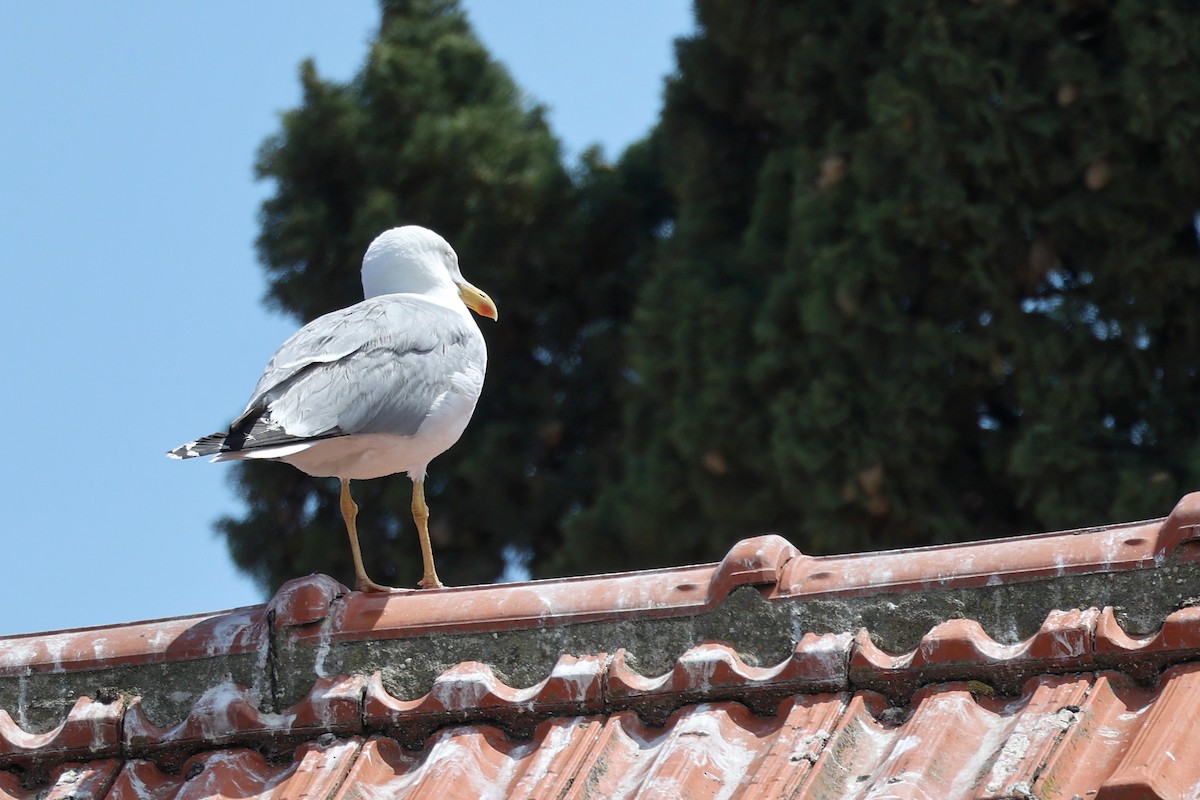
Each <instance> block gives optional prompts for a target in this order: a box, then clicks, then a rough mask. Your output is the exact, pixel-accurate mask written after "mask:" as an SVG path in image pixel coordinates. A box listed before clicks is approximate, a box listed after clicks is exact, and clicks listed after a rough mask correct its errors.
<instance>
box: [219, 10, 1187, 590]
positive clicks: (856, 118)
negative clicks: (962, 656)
mask: <svg viewBox="0 0 1200 800" xmlns="http://www.w3.org/2000/svg"><path fill="white" fill-rule="evenodd" d="M697 17H698V21H699V30H698V32H697V34H696V35H695V36H693V37H691V38H689V39H687V40H684V41H681V42H679V43H678V45H677V54H678V72H677V75H676V76H675V77H674V78H673V79H672V81H671V82H670V83H669V85H668V91H667V96H666V103H665V107H664V110H663V113H662V117H661V120H660V122H659V124H658V126H657V127H656V128H655V130H654V132H653V133H652V135H651V136H650V137H648V138H647V139H646V140H645V141H643V142H641V143H639V144H638V145H636V146H634V147H633V148H631V149H630V150H629V151H628V152H626V153H625V154H624V155H623V157H622V158H621V159H620V160H619V161H618V162H617V163H616V164H608V163H605V162H604V161H603V159H601V158H600V157H599V155H598V154H596V153H590V154H588V155H586V156H585V157H584V159H583V160H582V161H581V163H580V164H579V165H578V166H577V167H576V168H575V169H573V170H568V169H567V168H566V167H564V166H563V164H562V159H561V156H560V153H559V149H558V146H557V143H556V142H555V140H554V138H553V136H552V135H551V133H550V132H549V131H548V130H547V127H546V124H545V122H544V120H543V118H542V115H541V113H540V111H539V109H537V108H536V107H530V106H529V105H528V104H527V102H526V101H525V100H524V99H523V98H522V95H521V93H520V91H519V90H518V89H517V87H516V86H514V84H513V82H512V81H511V79H510V78H509V77H508V75H507V73H506V72H505V71H504V69H503V68H502V67H500V66H499V65H498V64H496V63H495V62H493V61H492V60H491V59H490V58H489V57H488V54H487V53H486V52H485V51H484V49H483V47H482V46H481V45H480V43H479V42H478V40H477V39H475V37H474V36H473V35H472V33H471V31H470V30H469V28H468V26H467V25H466V22H465V20H464V18H463V16H462V13H461V12H460V10H459V9H458V7H457V4H456V3H454V2H451V1H450V0H408V1H407V2H402V1H401V0H394V1H393V2H388V3H385V4H384V6H383V15H382V18H383V21H382V25H381V29H380V34H379V38H378V41H377V42H376V43H375V44H374V45H373V47H372V50H371V54H370V57H369V59H368V61H367V64H366V66H365V67H364V68H363V70H362V72H361V74H360V75H359V76H358V77H357V78H356V79H355V80H354V81H353V82H351V83H350V84H348V85H339V84H334V83H330V82H327V81H323V80H321V79H320V78H319V77H317V75H316V74H315V71H314V70H313V68H312V67H311V65H306V66H305V67H304V68H303V69H302V71H301V79H302V81H303V84H304V89H305V94H304V102H303V103H302V105H301V106H300V107H299V108H297V109H295V110H293V111H291V112H289V113H288V114H287V115H285V117H284V119H283V125H282V130H281V132H280V133H279V135H278V136H277V137H275V138H273V139H272V140H270V141H268V142H267V143H266V144H265V145H264V147H263V150H262V153H261V154H260V158H259V172H260V175H261V176H262V177H264V178H268V179H271V180H273V181H274V182H275V186H276V192H275V194H274V196H273V197H272V198H271V199H270V200H268V201H267V203H266V204H265V205H264V209H263V226H262V237H261V240H260V248H261V253H262V258H263V261H264V263H265V264H266V266H267V270H268V273H269V276H270V279H271V289H270V298H269V299H270V301H271V302H272V303H274V304H275V305H276V306H277V307H279V308H282V309H286V310H288V311H290V312H293V313H295V314H296V315H297V316H299V317H301V318H303V319H309V318H312V317H313V316H316V315H317V314H319V313H322V312H324V311H327V310H329V309H331V308H334V307H338V306H342V305H346V304H349V303H351V302H354V301H355V300H357V299H358V297H359V285H358V277H357V270H358V264H359V260H360V258H361V255H362V252H363V249H364V248H365V246H366V244H367V243H368V242H369V241H370V239H371V238H372V237H373V236H374V235H375V234H377V233H378V232H379V231H381V230H383V229H385V228H388V227H391V226H393V225H397V224H403V223H410V222H415V223H419V224H425V225H428V226H429V227H432V228H434V229H435V230H438V231H439V232H441V233H443V234H445V235H446V236H447V238H448V239H449V240H450V241H451V242H453V243H454V245H455V247H456V249H457V250H458V252H459V254H460V256H461V258H462V263H463V267H464V271H465V273H466V274H467V275H468V277H470V279H471V280H472V281H473V282H475V283H476V284H477V285H479V286H481V287H483V288H484V289H486V290H488V291H489V293H491V294H492V296H493V297H495V298H496V300H497V302H498V304H499V307H500V313H501V320H502V321H501V323H500V324H498V325H494V326H493V325H485V326H484V334H485V336H486V337H487V339H488V344H489V350H490V354H491V359H490V364H489V375H488V380H487V385H486V386H485V389H484V396H483V398H482V400H481V403H480V407H479V409H478V411H477V412H476V418H475V420H474V422H473V423H472V425H471V427H470V428H469V429H468V431H467V433H466V435H465V436H464V438H463V440H462V441H461V442H460V443H459V444H458V445H457V446H456V447H455V448H454V449H453V450H451V452H450V453H448V454H447V455H445V456H442V457H440V458H439V459H437V460H436V461H435V462H434V464H433V465H432V467H431V477H430V483H429V487H428V490H429V499H430V505H431V508H432V511H433V519H432V526H433V537H434V540H435V547H436V550H437V554H438V557H439V568H440V569H441V570H442V573H443V576H444V577H445V578H446V579H447V580H448V581H450V582H452V583H463V582H471V581H480V580H489V579H492V578H494V577H496V576H497V575H498V574H499V572H500V570H501V566H502V565H501V554H502V553H504V552H505V548H506V547H510V548H511V547H515V548H517V549H520V550H524V551H527V552H529V553H531V554H532V558H533V562H532V567H533V569H534V571H535V572H536V573H539V574H564V573H573V572H595V571H599V570H605V569H627V568H635V567H649V566H655V565H660V564H669V563H684V562H695V561H699V560H708V559H714V558H719V557H720V556H721V555H722V554H724V553H725V552H726V551H727V550H728V548H729V547H730V545H731V544H732V543H733V542H734V541H735V540H737V539H739V538H742V537H745V536H748V535H752V534H755V533H759V532H764V531H768V530H775V531H778V532H780V533H782V534H784V535H785V536H787V537H788V538H789V539H791V540H792V541H793V542H795V543H796V544H797V545H798V546H800V547H801V548H802V549H803V550H806V551H809V552H828V551H846V550H852V549H861V548H876V547H890V546H899V545H911V544H922V543H929V542H939V541H949V540H957V539H965V538H979V537H986V536H994V535H1001V534H1015V533H1020V532H1026V531H1033V530H1039V529H1047V528H1056V527H1065V526H1076V525H1087V524H1092V523H1098V522H1108V521H1113V520H1121V519H1131V518H1137V517H1146V516H1155V515H1160V514H1162V513H1164V512H1165V511H1166V510H1167V509H1168V508H1169V507H1170V506H1171V504H1172V503H1173V502H1174V500H1175V499H1176V498H1177V497H1178V496H1179V495H1181V494H1182V493H1184V492H1185V491H1187V490H1189V489H1191V488H1194V487H1195V486H1196V484H1197V479H1198V478H1200V445H1198V444H1197V443H1198V442H1200V421H1198V420H1200V415H1196V414H1195V413H1193V411H1192V400H1193V398H1194V397H1196V396H1197V390H1198V389H1200V386H1198V376H1197V370H1196V366H1195V360H1196V353H1197V352H1198V351H1200V317H1198V316H1197V315H1194V314H1191V313H1189V310H1188V309H1189V300H1190V298H1191V297H1192V296H1194V295H1195V294H1196V293H1197V291H1200V269H1198V267H1200V264H1198V263H1197V262H1198V257H1200V248H1198V247H1197V234H1196V231H1195V229H1194V223H1193V217H1194V215H1195V214H1196V212H1197V210H1200V162H1198V161H1197V160H1196V159H1195V153H1197V152H1200V72H1198V71H1197V70H1196V65H1197V62H1198V57H1200V17H1197V16H1196V15H1195V14H1193V13H1191V10H1190V7H1189V6H1186V5H1184V4H1183V3H1181V2H1165V3H1150V4H1147V3H1140V2H1133V1H1132V0H1121V1H1120V2H1117V3H1111V4H1110V3H1102V2H1099V0H1074V1H1073V2H1070V3H1067V2H1062V3H1042V4H1037V3H1019V2H1017V3H1014V2H1011V0H1007V1H999V0H978V1H977V2H971V3H961V4H954V5H945V4H938V3H929V2H916V0H899V2H894V3H888V4H879V3H857V4H849V5H847V4H844V3H834V2H829V1H828V0H817V1H816V2H805V3H784V2H767V0H749V1H747V0H700V1H699V2H698V3H697ZM238 481H239V485H240V486H241V488H242V491H243V494H244V496H245V498H246V501H247V504H248V510H247V514H246V516H245V517H244V518H242V519H238V520H233V519H230V520H225V521H223V523H222V529H223V530H224V532H225V533H226V534H227V535H228V537H229V541H230V545H231V548H232V549H233V552H234V554H235V557H236V558H237V559H238V562H239V563H240V564H242V565H243V566H244V567H245V568H246V569H248V570H250V571H251V572H252V573H253V574H255V575H257V576H259V578H260V579H261V580H262V581H263V582H264V583H265V584H268V585H275V584H277V583H279V582H280V581H281V580H283V579H286V578H288V577H292V576H294V575H297V574H303V573H304V572H307V571H311V570H316V569H320V570H323V571H330V570H333V571H334V573H335V574H338V575H340V576H341V577H342V578H343V579H346V578H348V576H349V563H348V561H349V559H348V553H347V548H346V547H345V544H344V541H343V534H342V532H341V523H340V518H339V516H338V514H337V507H336V502H335V496H334V487H332V486H325V485H322V484H321V483H320V482H318V481H314V480H312V479H310V478H308V477H306V476H304V475H302V474H300V473H298V472H295V471H293V470H289V469H287V468H285V467H280V466H277V465H243V466H240V467H239V472H238ZM408 491H409V489H408V485H407V481H404V480H403V479H399V478H391V479H382V480H379V481H372V482H365V483H363V484H361V485H359V486H357V489H356V492H357V495H358V497H359V499H360V503H361V505H362V506H363V514H362V516H361V520H362V522H361V528H362V530H363V533H364V546H365V555H366V560H367V562H368V564H369V565H370V566H371V568H372V570H373V572H374V574H375V576H376V577H377V579H380V580H383V581H389V582H396V583H400V584H411V583H412V582H413V581H415V579H416V576H417V572H418V568H417V553H416V547H415V542H414V541H413V537H412V532H411V522H410V520H409V518H408Z"/></svg>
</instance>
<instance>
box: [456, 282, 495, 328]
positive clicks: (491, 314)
mask: <svg viewBox="0 0 1200 800" xmlns="http://www.w3.org/2000/svg"><path fill="white" fill-rule="evenodd" d="M458 296H459V297H461V298H462V301H463V302H464V303H466V304H467V308H469V309H471V310H472V311H474V312H475V313H476V314H478V315H479V316H481V317H487V318H488V319H490V320H492V321H496V320H498V319H499V318H500V314H499V312H498V311H496V304H495V303H493V302H492V298H490V297H488V295H487V292H485V291H482V290H480V289H476V288H475V287H474V286H472V285H471V284H469V283H467V282H466V281H463V282H462V283H460V284H458Z"/></svg>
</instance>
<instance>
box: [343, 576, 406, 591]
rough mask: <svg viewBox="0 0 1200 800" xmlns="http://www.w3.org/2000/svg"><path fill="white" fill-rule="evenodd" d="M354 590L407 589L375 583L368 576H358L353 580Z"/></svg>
mask: <svg viewBox="0 0 1200 800" xmlns="http://www.w3.org/2000/svg"><path fill="white" fill-rule="evenodd" d="M354 590H355V591H358V592H384V593H389V592H407V591H410V590H409V589H398V588H396V587H393V586H384V585H383V584H381V583H376V582H375V581H373V580H371V579H370V578H359V579H358V580H357V581H355V582H354Z"/></svg>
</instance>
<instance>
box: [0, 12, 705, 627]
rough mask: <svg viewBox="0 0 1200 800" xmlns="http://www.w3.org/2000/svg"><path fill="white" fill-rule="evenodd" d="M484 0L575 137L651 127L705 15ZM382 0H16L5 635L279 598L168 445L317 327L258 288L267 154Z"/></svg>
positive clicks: (623, 140) (4, 173) (617, 144)
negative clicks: (259, 583)
mask: <svg viewBox="0 0 1200 800" xmlns="http://www.w3.org/2000/svg"><path fill="white" fill-rule="evenodd" d="M464 5H465V7H466V9H467V12H468V14H469V16H470V18H471V20H472V22H473V23H474V24H475V26H476V30H477V32H478V33H479V35H480V36H481V38H482V39H483V41H484V42H485V43H486V44H487V45H488V47H489V48H490V49H491V51H492V53H493V55H494V56H495V57H496V58H498V59H499V60H500V61H502V62H504V63H505V64H507V65H508V67H509V69H510V70H511V71H512V73H513V75H514V77H515V78H516V80H517V82H518V83H519V84H520V85H521V86H522V87H523V88H524V89H525V91H526V92H527V93H528V94H529V96H530V99H531V101H534V102H539V103H542V104H545V105H546V106H548V107H549V108H550V114H549V117H550V120H551V123H552V124H553V126H554V128H555V130H556V132H557V133H558V135H559V136H560V138H561V139H562V140H563V143H564V146H565V147H566V150H567V152H568V153H571V154H577V153H578V152H579V151H581V150H582V149H583V148H584V147H586V146H587V145H589V144H593V143H599V144H601V145H602V146H603V147H604V148H605V151H606V152H607V153H608V154H609V155H615V154H618V153H619V152H620V151H621V149H622V148H623V147H625V146H626V145H627V144H629V143H630V142H632V141H634V140H635V139H637V138H639V137H640V136H641V135H642V134H644V133H645V132H646V130H647V129H648V128H649V126H650V125H651V124H652V123H653V121H654V118H655V116H656V115H657V112H658V109H659V105H660V100H661V90H662V80H663V77H664V76H665V75H666V74H667V73H668V72H669V71H670V70H671V69H672V66H673V56H672V47H671V42H672V41H673V39H674V38H675V37H677V36H680V35H684V34H686V33H688V32H689V31H691V29H692V26H693V18H692V14H691V10H690V4H689V3H688V2H687V0H654V1H653V2H650V3H647V2H644V0H641V1H639V0H604V2H599V1H597V0H589V1H588V2H585V1H584V0H509V1H508V2H504V3H499V2H495V0H471V1H469V2H466V3H464ZM377 15H378V14H377V8H376V4H375V2H373V0H339V2H337V3H333V2H328V3H323V4H318V3H287V2H284V1H283V0H260V1H259V2H255V3H245V4H241V3H233V2H228V0H224V1H220V2H212V3H204V4H198V5H196V4H193V5H185V4H174V3H157V2H149V0H131V2H124V3H115V4H100V3H65V2H45V3H8V4H4V6H3V8H2V9H0V74H3V75H4V76H5V79H4V81H3V82H2V83H0V108H2V109H3V119H4V124H3V125H0V153H2V155H0V242H2V243H3V244H2V247H3V251H2V252H3V269H0V309H2V313H0V342H2V343H3V353H4V356H3V359H4V360H3V376H4V378H3V383H2V388H0V420H3V424H4V430H3V432H2V434H0V437H2V438H0V459H2V462H3V468H2V469H3V472H2V475H3V480H2V481H0V508H2V509H3V512H2V513H0V541H3V545H4V552H5V554H6V558H5V559H4V562H5V567H6V568H5V570H4V585H5V586H6V588H7V590H8V596H9V598H10V599H9V601H8V602H6V603H4V604H3V605H4V609H5V611H4V614H3V615H0V635H2V634H10V633H18V632H26V631H40V630H51V629H58V628H70V627H79V626H85V625H101V624H107V623H116V622H125V621H129V620H134V619H149V618H154V617H162V616H171V615H178V614H188V613H197V612H203V611H212V610H217V609H223V608H230V607H234V606H239V605H247V604H252V603H257V602H261V600H262V599H263V598H262V597H261V595H260V593H259V592H258V590H257V588H256V587H254V585H253V584H251V583H250V581H249V580H247V579H246V578H244V577H242V576H240V575H239V574H238V573H237V572H236V570H235V569H234V567H233V566H232V564H231V563H230V561H229V559H228V557H227V555H226V552H225V545H224V543H223V542H222V541H220V540H219V539H218V538H217V537H216V536H215V535H214V534H213V531H212V522H213V520H215V519H217V518H218V517H220V516H221V515H223V514H226V513H231V512H236V511H237V510H238V501H237V499H236V498H235V496H234V494H233V492H232V490H231V488H230V487H229V485H228V480H227V478H228V468H227V467H225V466H224V465H218V464H206V463H195V462H189V463H184V464H181V463H179V462H174V461H170V460H168V459H167V458H165V457H164V456H163V453H164V451H165V450H167V449H168V448H170V447H173V446H175V445H177V444H179V443H180V442H182V441H184V440H187V439H190V438H193V437H195V436H198V435H203V434H205V433H209V432H210V429H213V428H215V427H217V426H219V425H221V424H222V423H223V422H224V421H225V420H227V419H228V418H229V417H230V416H231V415H232V414H235V413H236V412H237V411H239V410H240V409H241V406H242V404H243V403H244V402H245V399H246V396H247V394H248V393H249V391H250V389H251V388H252V387H253V385H254V382H255V380H256V379H257V377H258V374H259V372H260V371H261V369H262V367H263V365H264V364H265V363H266V361H267V359H268V358H269V357H270V355H271V353H272V352H273V351H274V350H275V348H276V347H277V346H278V345H279V344H280V343H281V342H282V341H283V340H284V338H286V336H287V335H288V334H290V333H291V331H292V330H294V328H295V327H296V323H295V321H294V320H291V319H288V318H285V317H282V316H279V315H276V314H271V313H268V312H267V311H266V310H265V309H264V307H263V306H262V304H261V302H260V301H261V298H262V296H263V293H264V290H265V282H264V280H263V275H262V271H261V268H260V267H259V265H258V263H257V261H256V258H255V254H254V249H253V242H254V238H255V236H256V234H257V221H256V220H257V213H258V207H259V204H260V203H261V201H262V200H263V198H264V197H266V196H267V195H268V194H269V191H270V186H269V185H265V184H260V183H257V182H255V181H254V178H253V170H252V165H253V160H254V154H255V152H256V150H257V148H258V146H259V144H260V143H261V142H262V140H263V139H264V138H265V137H267V136H268V135H270V134H272V133H274V132H275V131H276V130H277V128H278V115H279V113H280V112H282V111H285V110H286V109H288V108H291V107H293V106H295V105H296V103H298V102H299V83H298V80H297V67H298V65H299V63H300V61H301V60H302V59H304V58H306V57H312V58H314V59H315V61H316V64H317V69H318V72H319V73H320V74H321V75H322V76H324V77H327V78H334V79H340V80H344V79H348V78H349V77H351V76H352V75H353V74H354V73H355V72H356V71H357V70H358V68H359V67H360V66H361V65H362V62H363V59H364V58H365V56H366V49H367V43H368V42H369V41H370V39H371V37H372V35H373V33H374V30H375V27H376V25H377ZM279 468H280V469H290V467H287V466H284V465H280V467H279ZM385 480H386V479H385ZM394 480H404V478H403V477H399V478H395V479H394ZM415 546H416V543H415V542H414V547H415Z"/></svg>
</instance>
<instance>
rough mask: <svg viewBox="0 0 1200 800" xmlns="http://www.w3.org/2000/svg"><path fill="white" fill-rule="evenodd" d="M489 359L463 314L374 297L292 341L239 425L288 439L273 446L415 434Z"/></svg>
mask: <svg viewBox="0 0 1200 800" xmlns="http://www.w3.org/2000/svg"><path fill="white" fill-rule="evenodd" d="M485 360H486V351H485V350H484V346H483V339H482V336H481V335H480V333H479V329H478V327H476V326H475V325H474V324H473V322H471V321H470V320H467V319H464V318H463V316H462V315H458V314H455V313H454V312H453V311H451V310H449V309H447V308H443V307H442V306H439V305H436V304H433V303H429V302H426V301H423V300H420V299H417V298H409V297H398V296H395V295H392V296H384V297H377V298H372V299H370V300H365V301H363V302H362V303H358V304H356V305H354V306H351V307H350V308H348V309H344V310H342V311H337V312H333V313H332V314H327V315H325V316H324V317H319V318H318V319H316V320H313V321H312V322H311V323H309V324H308V325H306V326H305V327H304V328H302V329H301V330H300V331H298V332H297V333H296V334H295V335H293V336H292V337H291V338H290V339H288V341H287V342H285V343H284V344H283V346H282V347H281V348H280V349H279V351H278V352H277V353H276V354H275V356H274V357H273V358H272V359H271V362H270V363H269V364H268V365H267V369H266V370H265V371H264V373H263V376H262V378H261V379H260V380H259V383H258V386H257V387H256V388H255V391H254V394H253V396H252V397H251V399H250V402H249V403H248V404H247V407H246V411H245V412H244V413H243V415H242V417H241V418H239V420H238V422H236V423H235V424H234V427H235V428H237V427H238V424H239V423H243V424H244V423H247V422H248V423H250V425H251V426H252V427H253V428H254V429H258V430H259V431H260V432H261V433H266V431H268V430H274V431H277V432H278V434H283V435H282V436H279V435H278V434H277V435H275V436H271V437H269V439H270V441H269V443H270V444H278V443H280V440H281V439H282V440H296V439H311V438H317V437H323V436H337V435H346V434H354V433H392V434H398V435H411V434H414V433H416V431H417V429H418V428H419V427H420V426H421V423H422V422H424V421H425V418H426V417H427V416H428V414H429V411H430V409H431V408H432V407H433V406H434V404H435V403H436V402H437V401H438V400H439V398H441V397H442V396H443V395H445V393H446V392H448V391H449V390H450V389H451V386H452V385H453V383H454V381H455V380H456V377H457V376H459V375H462V374H465V373H469V372H470V371H471V370H478V371H480V373H482V370H483V368H484V361H485ZM257 438H258V439H259V440H260V441H262V437H261V436H259V437H257ZM267 443H268V442H263V444H267Z"/></svg>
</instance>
